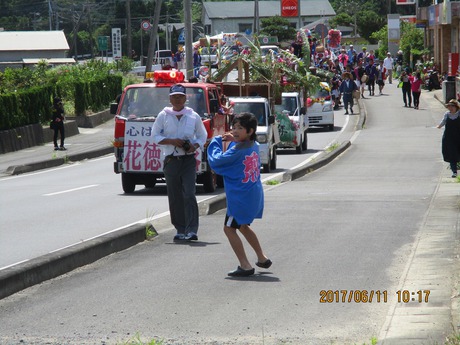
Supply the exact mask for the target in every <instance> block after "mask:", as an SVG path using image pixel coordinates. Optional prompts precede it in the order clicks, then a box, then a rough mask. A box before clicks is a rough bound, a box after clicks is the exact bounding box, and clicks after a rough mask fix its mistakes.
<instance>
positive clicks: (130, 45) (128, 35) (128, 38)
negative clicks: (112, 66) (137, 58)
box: [126, 0, 133, 58]
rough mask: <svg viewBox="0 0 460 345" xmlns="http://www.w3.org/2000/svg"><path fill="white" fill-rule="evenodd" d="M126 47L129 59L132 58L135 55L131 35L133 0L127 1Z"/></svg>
mask: <svg viewBox="0 0 460 345" xmlns="http://www.w3.org/2000/svg"><path fill="white" fill-rule="evenodd" d="M126 45H127V48H126V49H127V51H128V54H127V55H128V57H129V58H132V57H133V54H132V51H133V39H132V35H131V0H126Z"/></svg>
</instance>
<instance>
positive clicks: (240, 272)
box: [227, 266, 255, 277]
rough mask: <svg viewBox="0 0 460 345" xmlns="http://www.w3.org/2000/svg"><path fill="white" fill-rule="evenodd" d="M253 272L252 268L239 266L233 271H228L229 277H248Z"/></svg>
mask: <svg viewBox="0 0 460 345" xmlns="http://www.w3.org/2000/svg"><path fill="white" fill-rule="evenodd" d="M254 272H255V269H254V268H251V269H250V270H243V269H242V268H241V267H240V266H238V268H237V269H236V270H234V271H231V272H228V274H227V275H228V276H229V277H249V276H252V275H253V274H254Z"/></svg>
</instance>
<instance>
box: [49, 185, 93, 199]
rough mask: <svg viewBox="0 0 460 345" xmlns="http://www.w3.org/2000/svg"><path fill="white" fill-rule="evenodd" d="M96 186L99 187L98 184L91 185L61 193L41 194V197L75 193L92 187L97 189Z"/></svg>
mask: <svg viewBox="0 0 460 345" xmlns="http://www.w3.org/2000/svg"><path fill="white" fill-rule="evenodd" d="M97 186H99V185H98V184H91V185H89V186H83V187H79V188H73V189H68V190H63V191H60V192H55V193H49V194H43V196H53V195H58V194H64V193H70V192H75V191H77V190H82V189H87V188H92V187H97Z"/></svg>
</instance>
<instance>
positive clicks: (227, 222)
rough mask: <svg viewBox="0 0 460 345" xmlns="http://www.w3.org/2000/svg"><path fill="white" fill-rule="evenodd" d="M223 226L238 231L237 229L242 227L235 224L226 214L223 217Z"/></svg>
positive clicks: (233, 219)
mask: <svg viewBox="0 0 460 345" xmlns="http://www.w3.org/2000/svg"><path fill="white" fill-rule="evenodd" d="M224 225H225V226H228V227H230V228H234V229H239V228H241V225H244V224H238V223H237V222H236V220H235V218H233V216H229V215H228V214H227V215H225V221H224ZM246 225H251V224H246Z"/></svg>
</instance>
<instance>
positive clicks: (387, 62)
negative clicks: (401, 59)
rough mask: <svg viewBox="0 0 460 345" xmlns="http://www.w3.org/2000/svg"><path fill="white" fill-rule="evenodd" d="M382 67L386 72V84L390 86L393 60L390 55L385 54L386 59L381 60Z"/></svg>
mask: <svg viewBox="0 0 460 345" xmlns="http://www.w3.org/2000/svg"><path fill="white" fill-rule="evenodd" d="M383 67H385V69H386V70H387V76H388V82H389V83H390V84H391V82H392V80H393V58H392V57H391V53H390V52H388V53H387V57H386V58H385V59H383Z"/></svg>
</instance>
